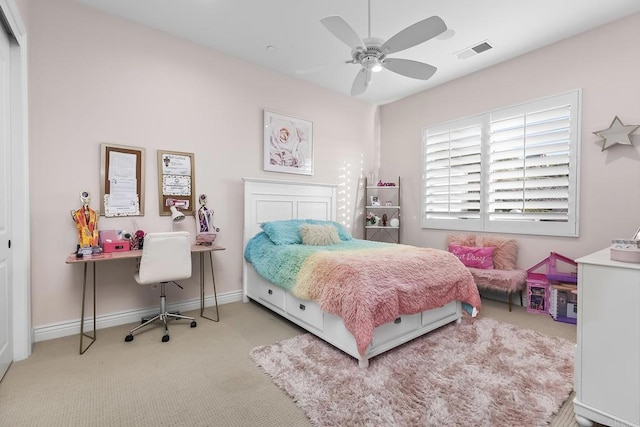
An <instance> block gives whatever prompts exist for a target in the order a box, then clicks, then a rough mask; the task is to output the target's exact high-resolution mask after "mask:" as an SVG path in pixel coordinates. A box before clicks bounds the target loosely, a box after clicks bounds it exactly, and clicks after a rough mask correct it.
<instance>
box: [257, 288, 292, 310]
mask: <svg viewBox="0 0 640 427" xmlns="http://www.w3.org/2000/svg"><path fill="white" fill-rule="evenodd" d="M285 294H286V292H285V290H284V289H282V288H280V287H278V286H276V285H264V286H260V287H259V289H258V298H260V300H262V301H264V302H267V303H269V304H271V305H273V306H274V307H277V308H279V309H280V310H284V295H285Z"/></svg>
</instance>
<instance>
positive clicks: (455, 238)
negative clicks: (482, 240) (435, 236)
mask: <svg viewBox="0 0 640 427" xmlns="http://www.w3.org/2000/svg"><path fill="white" fill-rule="evenodd" d="M449 245H458V246H475V245H476V235H475V234H449V235H448V236H447V246H449Z"/></svg>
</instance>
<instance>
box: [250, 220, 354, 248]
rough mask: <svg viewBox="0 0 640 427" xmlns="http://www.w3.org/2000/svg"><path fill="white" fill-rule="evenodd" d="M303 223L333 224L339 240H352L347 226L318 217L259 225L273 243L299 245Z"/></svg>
mask: <svg viewBox="0 0 640 427" xmlns="http://www.w3.org/2000/svg"><path fill="white" fill-rule="evenodd" d="M303 224H314V225H333V226H334V227H336V229H337V230H338V236H340V240H342V241H348V240H353V237H352V236H351V233H349V230H347V228H346V227H345V226H344V225H342V224H340V223H338V222H335V221H325V220H320V219H285V220H281V221H269V222H263V223H262V225H260V227H262V230H263V231H264V232H265V233H266V235H267V236H269V239H270V240H271V241H272V242H273V244H274V245H300V244H302V234H300V226H301V225H303Z"/></svg>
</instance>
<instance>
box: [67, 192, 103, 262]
mask: <svg viewBox="0 0 640 427" xmlns="http://www.w3.org/2000/svg"><path fill="white" fill-rule="evenodd" d="M80 201H81V202H82V207H81V208H80V209H78V210H72V211H71V218H72V219H73V222H75V223H76V230H77V231H78V250H77V251H76V253H81V254H82V255H83V256H89V255H92V254H99V253H101V252H102V248H100V246H99V245H98V213H97V212H96V211H94V210H93V209H91V208H90V207H89V203H91V196H90V195H89V193H88V192H87V191H83V192H82V193H80Z"/></svg>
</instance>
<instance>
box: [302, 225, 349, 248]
mask: <svg viewBox="0 0 640 427" xmlns="http://www.w3.org/2000/svg"><path fill="white" fill-rule="evenodd" d="M300 235H302V244H304V245H311V246H327V245H335V244H336V243H340V242H341V240H340V236H339V235H338V229H337V228H336V227H334V226H333V225H328V224H327V225H315V224H304V225H301V226H300Z"/></svg>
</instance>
